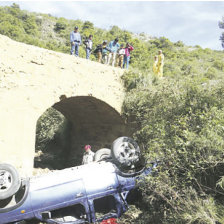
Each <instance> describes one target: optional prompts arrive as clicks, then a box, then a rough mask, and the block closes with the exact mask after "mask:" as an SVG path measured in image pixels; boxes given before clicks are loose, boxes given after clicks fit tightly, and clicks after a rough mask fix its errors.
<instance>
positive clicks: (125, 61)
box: [123, 55, 127, 68]
mask: <svg viewBox="0 0 224 224" xmlns="http://www.w3.org/2000/svg"><path fill="white" fill-rule="evenodd" d="M125 64H126V65H127V56H126V55H125V56H124V63H123V68H125Z"/></svg>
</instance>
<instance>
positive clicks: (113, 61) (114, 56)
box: [112, 52, 116, 67]
mask: <svg viewBox="0 0 224 224" xmlns="http://www.w3.org/2000/svg"><path fill="white" fill-rule="evenodd" d="M115 61H116V52H113V58H112V66H113V67H114V64H115Z"/></svg>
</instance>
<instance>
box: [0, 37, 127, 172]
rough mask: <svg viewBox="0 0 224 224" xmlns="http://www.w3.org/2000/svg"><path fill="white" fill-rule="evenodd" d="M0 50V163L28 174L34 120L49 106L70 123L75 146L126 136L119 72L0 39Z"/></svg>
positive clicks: (31, 158) (32, 150)
mask: <svg viewBox="0 0 224 224" xmlns="http://www.w3.org/2000/svg"><path fill="white" fill-rule="evenodd" d="M0 48H1V52H2V54H1V56H0V152H1V156H0V161H1V162H7V163H11V164H13V165H15V166H16V167H17V168H18V169H19V170H20V172H21V173H22V175H23V176H24V175H25V176H27V175H31V174H32V168H33V164H34V155H35V135H36V124H37V120H38V119H39V117H40V116H41V115H42V114H43V113H44V112H45V111H46V110H47V109H48V108H50V107H52V106H53V107H54V108H55V109H57V110H58V111H60V112H61V113H62V114H63V115H64V116H65V117H66V118H67V119H68V120H70V121H71V123H72V125H73V132H72V134H74V135H75V136H76V140H77V141H78V142H79V146H81V145H83V144H85V143H89V144H90V143H91V144H93V145H94V141H95V140H97V142H98V143H99V142H100V141H102V142H103V144H105V145H107V144H109V143H111V142H112V141H113V140H114V139H115V138H116V137H119V136H121V135H124V134H127V132H126V131H127V130H126V128H125V124H124V121H123V120H122V118H121V116H120V113H121V110H122V103H123V99H124V90H123V87H122V83H121V75H122V73H123V71H122V70H121V69H118V68H113V67H111V66H106V65H102V64H100V63H97V62H93V61H89V60H86V59H83V58H77V57H74V56H71V55H67V54H62V53H57V52H54V51H50V50H46V49H42V48H38V47H35V46H31V45H26V44H23V43H19V42H16V41H13V40H11V39H9V38H8V37H5V36H2V35H0ZM77 141H76V142H77Z"/></svg>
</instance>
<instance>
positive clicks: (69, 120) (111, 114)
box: [34, 96, 128, 169]
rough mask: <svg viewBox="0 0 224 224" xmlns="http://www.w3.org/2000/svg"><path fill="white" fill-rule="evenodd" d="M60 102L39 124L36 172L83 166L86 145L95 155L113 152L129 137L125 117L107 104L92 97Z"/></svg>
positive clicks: (48, 111) (45, 114)
mask: <svg viewBox="0 0 224 224" xmlns="http://www.w3.org/2000/svg"><path fill="white" fill-rule="evenodd" d="M60 99H61V100H60V102H58V103H56V104H54V105H53V106H52V107H51V108H49V109H48V110H47V111H46V112H45V113H44V114H43V115H42V116H41V117H40V118H39V119H38V121H37V128H36V130H37V132H36V156H35V161H34V166H35V168H49V169H63V168H67V167H71V166H76V165H80V164H81V161H82V155H83V152H84V146H85V145H86V144H90V145H91V146H92V149H93V151H96V150H98V149H100V148H111V143H112V142H113V141H114V140H115V139H116V138H118V137H120V136H123V135H128V134H127V131H128V130H127V128H126V125H125V122H124V120H123V119H122V117H121V115H120V114H119V113H118V112H117V111H116V110H115V109H114V108H113V107H111V106H110V105H109V104H107V103H105V102H104V101H101V100H99V99H97V98H95V97H92V96H76V97H70V98H66V97H65V96H62V97H61V98H60ZM45 135H46V136H45ZM46 138H48V139H46Z"/></svg>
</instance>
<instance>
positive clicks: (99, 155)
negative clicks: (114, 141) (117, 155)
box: [93, 148, 111, 161]
mask: <svg viewBox="0 0 224 224" xmlns="http://www.w3.org/2000/svg"><path fill="white" fill-rule="evenodd" d="M110 158H111V150H110V149H107V148H103V149H99V150H97V151H96V153H95V155H94V159H93V160H94V161H102V160H106V159H110Z"/></svg>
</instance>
